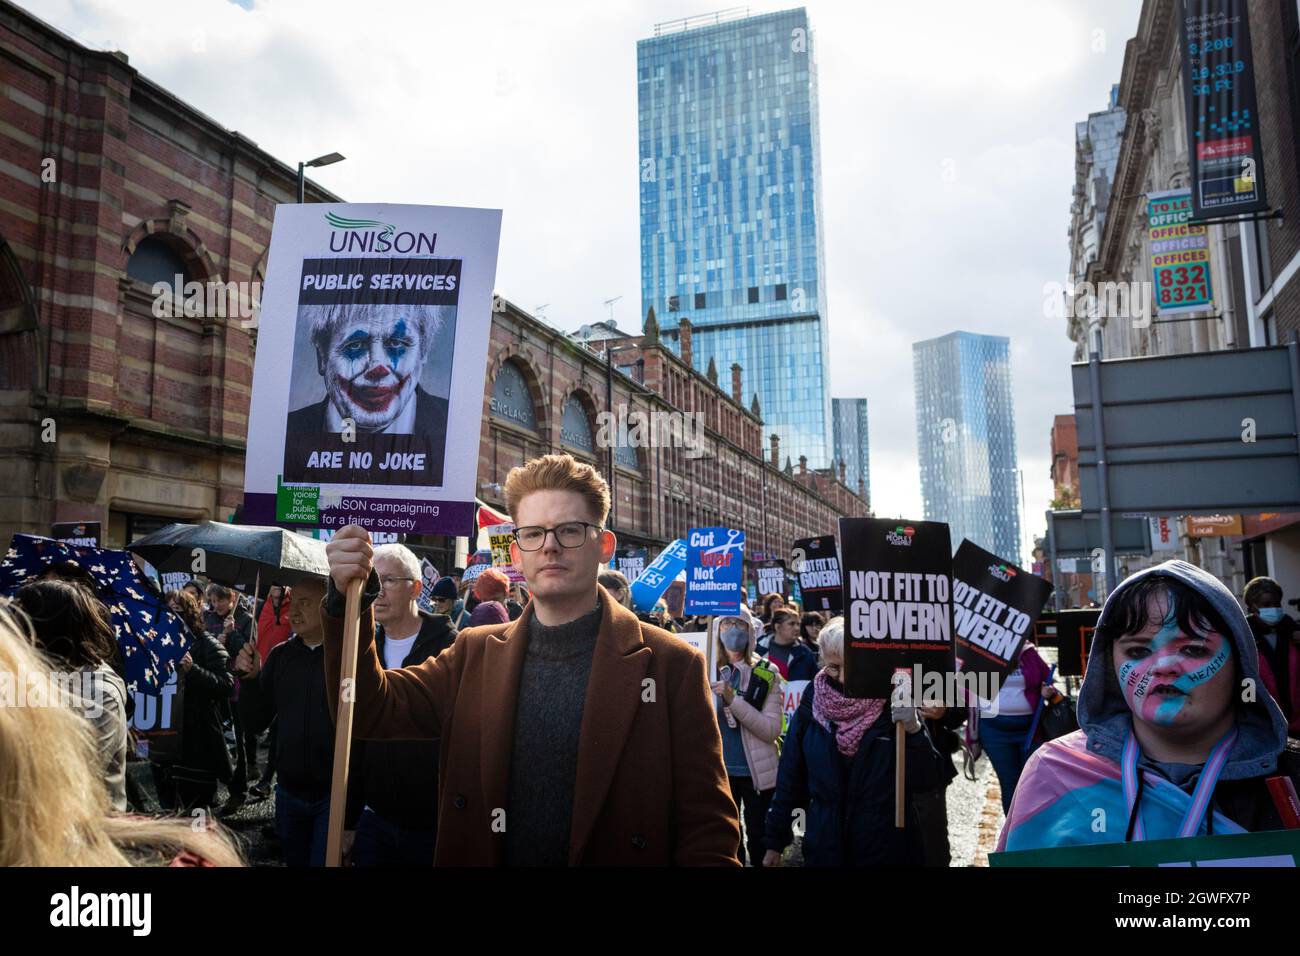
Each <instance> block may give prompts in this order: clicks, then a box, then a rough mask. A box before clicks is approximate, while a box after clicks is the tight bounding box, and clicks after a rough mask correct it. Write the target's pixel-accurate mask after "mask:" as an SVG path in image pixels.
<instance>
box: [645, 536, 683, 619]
mask: <svg viewBox="0 0 1300 956" xmlns="http://www.w3.org/2000/svg"><path fill="white" fill-rule="evenodd" d="M684 567H686V542H685V541H683V540H682V539H681V538H676V539H674V540H673V542H672V543H671V544H670V545H668V547H666V548H664V549H663V550H662V551H660V552H659V556H658V557H656V558H655V559H654V560H653V561H651V562H650V567H648V568H646V569H645V570H644V571H642V572H641V576H640V577H638V578H637V579H636V580H635V581H633V582H632V609H633V610H635V611H641V612H642V613H646V612H648V611H653V610H654V606H655V602H656V601H658V600H659V598H660V597H661V596H662V595H663V593H664V591H666V590H667V589H668V585H670V584H672V583H673V581H674V580H676V578H677V575H679V574H681V573H682V568H684Z"/></svg>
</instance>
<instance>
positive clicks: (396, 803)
mask: <svg viewBox="0 0 1300 956" xmlns="http://www.w3.org/2000/svg"><path fill="white" fill-rule="evenodd" d="M374 562H375V574H376V575H378V577H379V594H378V595H377V596H376V597H375V603H374V612H375V653H376V654H377V655H378V657H379V660H380V661H381V662H382V664H383V666H384V667H385V668H386V669H392V670H395V669H397V668H401V667H412V666H414V665H416V664H419V663H421V662H422V661H426V660H428V659H429V658H431V657H436V656H437V655H438V654H440V653H441V652H443V651H445V650H446V649H447V648H448V647H450V646H451V643H452V641H454V640H455V639H456V629H455V628H454V627H452V624H451V618H450V617H448V616H447V615H446V614H431V613H428V612H426V611H421V610H420V608H419V605H418V603H417V602H418V601H419V597H420V591H421V590H422V588H423V586H424V581H423V579H422V577H421V574H420V561H419V559H418V558H417V557H416V556H415V554H414V553H413V552H412V551H411V549H410V548H408V547H406V546H405V545H402V544H385V545H380V546H379V547H378V548H375V557H374ZM437 838H438V741H437V739H436V738H435V739H432V740H371V741H362V740H355V741H353V743H352V757H351V763H350V766H349V768H348V804H347V812H346V814H345V817H344V839H343V846H344V850H345V852H346V851H347V850H348V848H349V847H350V848H351V861H352V863H353V864H355V865H356V866H432V865H433V847H434V843H435V842H436V841H437Z"/></svg>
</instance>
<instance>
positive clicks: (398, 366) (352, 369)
mask: <svg viewBox="0 0 1300 956" xmlns="http://www.w3.org/2000/svg"><path fill="white" fill-rule="evenodd" d="M421 344H422V343H421V342H420V333H419V330H418V328H417V326H416V323H415V322H413V321H411V320H410V319H408V318H404V317H401V316H400V315H399V316H393V315H392V313H389V314H387V315H374V314H372V315H369V316H365V317H362V318H358V319H356V320H355V321H352V322H346V323H344V324H342V325H340V326H339V327H338V329H337V331H336V332H335V334H334V336H333V339H332V341H331V342H330V349H329V354H328V356H326V368H325V385H326V389H327V391H328V392H329V398H330V401H331V402H332V403H333V405H334V407H335V408H336V409H338V411H339V414H340V416H341V417H342V418H345V419H346V418H351V419H352V420H353V421H354V422H356V425H357V429H358V431H364V432H374V431H382V430H383V429H385V428H387V427H388V426H389V425H391V424H392V423H393V422H394V421H396V420H397V418H398V416H400V415H401V414H402V412H403V411H404V410H405V409H406V406H407V405H408V404H409V403H410V401H411V399H412V398H413V397H414V395H415V386H416V384H417V383H418V382H419V380H420V367H419V366H420V360H421V355H422V349H421Z"/></svg>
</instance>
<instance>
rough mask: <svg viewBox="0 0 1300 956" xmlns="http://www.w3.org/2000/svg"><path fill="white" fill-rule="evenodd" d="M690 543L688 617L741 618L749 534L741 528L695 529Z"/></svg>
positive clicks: (687, 559) (688, 535) (687, 555)
mask: <svg viewBox="0 0 1300 956" xmlns="http://www.w3.org/2000/svg"><path fill="white" fill-rule="evenodd" d="M686 543H687V547H686V611H685V613H686V615H687V616H688V617H689V616H691V615H696V614H721V615H737V614H739V613H740V602H741V598H742V596H743V591H742V585H741V581H742V579H743V577H744V573H745V567H744V564H745V532H744V531H741V530H740V529H738V528H692V529H691V530H690V532H689V533H688V534H687V537H686Z"/></svg>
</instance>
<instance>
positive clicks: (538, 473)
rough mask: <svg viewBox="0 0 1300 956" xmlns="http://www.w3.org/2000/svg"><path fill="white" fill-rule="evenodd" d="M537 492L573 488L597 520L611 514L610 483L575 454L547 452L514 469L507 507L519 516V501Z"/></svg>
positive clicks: (508, 480) (508, 478)
mask: <svg viewBox="0 0 1300 956" xmlns="http://www.w3.org/2000/svg"><path fill="white" fill-rule="evenodd" d="M534 491H572V492H576V493H577V494H579V495H582V497H583V499H584V500H585V501H586V502H587V507H589V508H590V509H591V513H592V514H593V515H595V517H596V523H597V524H599V525H604V524H605V519H606V518H607V517H609V485H607V484H605V479H604V478H602V477H600V473H599V472H598V471H596V469H595V468H592V467H591V465H588V464H587V463H586V462H582V461H578V460H577V459H576V458H574V457H573V456H572V455H543V456H542V457H541V458H534V459H532V460H531V461H528V462H526V463H525V464H523V465H519V466H517V467H515V468H511V469H510V474H508V475H507V476H506V507H507V508H509V509H510V513H511V514H512V515H515V516H516V517H518V514H519V502H521V501H522V500H523V499H524V498H525V497H526V496H528V495H530V494H532V493H533V492H534Z"/></svg>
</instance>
